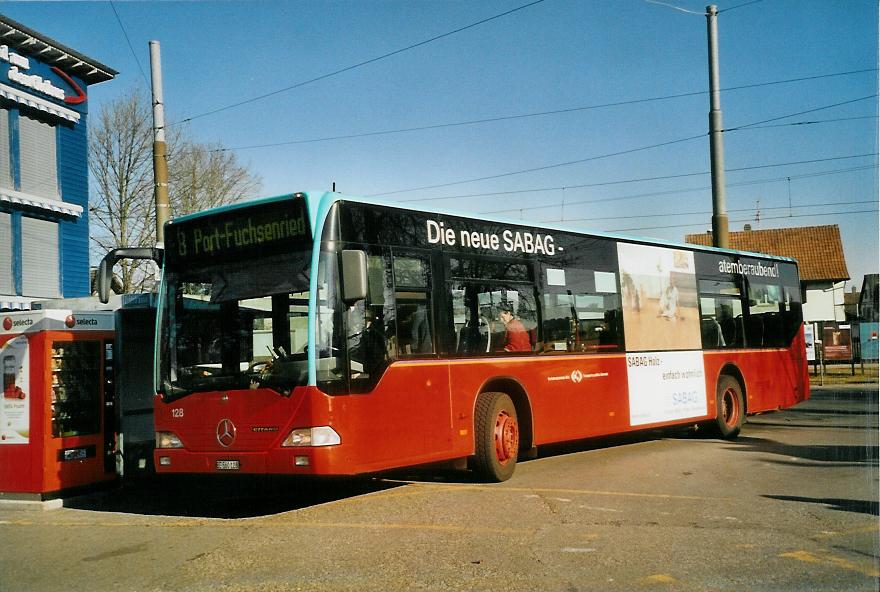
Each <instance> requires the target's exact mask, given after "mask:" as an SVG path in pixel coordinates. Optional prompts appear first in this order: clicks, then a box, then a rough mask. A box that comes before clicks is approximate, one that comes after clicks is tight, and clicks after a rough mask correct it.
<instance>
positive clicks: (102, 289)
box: [97, 247, 165, 304]
mask: <svg viewBox="0 0 880 592" xmlns="http://www.w3.org/2000/svg"><path fill="white" fill-rule="evenodd" d="M120 259H152V260H153V261H155V262H156V263H158V264H159V266H160V267H161V266H162V261H163V260H164V259H165V250H164V249H159V248H155V249H153V248H149V247H131V248H126V249H113V250H112V251H110V252H109V253H107V254H106V255H104V258H103V259H101V264H100V265H99V266H98V277H97V283H98V298H99V299H100V300H101V303H102V304H107V303H108V302H110V284H111V282H112V281H113V266H114V265H116V262H117V261H119V260H120Z"/></svg>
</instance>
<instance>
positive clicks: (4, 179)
mask: <svg viewBox="0 0 880 592" xmlns="http://www.w3.org/2000/svg"><path fill="white" fill-rule="evenodd" d="M116 74H117V72H116V71H115V70H113V69H111V68H108V67H107V66H105V65H103V64H101V63H100V62H97V61H95V60H93V59H92V58H89V57H86V56H84V55H82V54H81V53H79V52H77V51H75V50H73V49H70V48H68V47H65V46H64V45H62V44H60V43H58V42H57V41H54V40H52V39H50V38H48V37H46V36H45V35H42V34H40V33H37V32H36V31H33V30H31V29H29V28H27V27H25V26H24V25H22V24H20V23H17V22H15V21H13V20H11V19H9V18H6V17H4V16H2V15H0V310H4V309H5V310H10V309H29V308H30V303H31V301H33V300H39V299H46V298H70V297H77V296H87V295H88V294H89V183H88V178H89V171H88V133H87V129H86V119H87V114H88V105H89V99H88V91H89V86H90V85H93V84H97V83H100V82H106V81H108V80H112V79H113V78H114V77H115V76H116Z"/></svg>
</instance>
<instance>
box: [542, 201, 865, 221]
mask: <svg viewBox="0 0 880 592" xmlns="http://www.w3.org/2000/svg"><path fill="white" fill-rule="evenodd" d="M876 203H877V200H874V199H871V200H860V201H838V202H828V203H812V204H800V205H790V206H789V205H785V206H770V207H762V208H761V211H770V210H791V209H798V208H814V207H830V206H852V205H862V204H876ZM754 210H755V208H734V209H729V210H727V212H728V213H732V212H751V211H754ZM712 213H713V212H711V211H705V212H672V213H668V214H635V215H630V216H598V217H590V218H565V219H559V218H548V219H547V220H541V222H540V224H545V223H550V222H596V221H605V220H640V219H644V218H670V217H673V216H704V215H707V214H712ZM816 215H821V212H817V213H816ZM762 219H763V218H762ZM704 223H705V222H701V224H704Z"/></svg>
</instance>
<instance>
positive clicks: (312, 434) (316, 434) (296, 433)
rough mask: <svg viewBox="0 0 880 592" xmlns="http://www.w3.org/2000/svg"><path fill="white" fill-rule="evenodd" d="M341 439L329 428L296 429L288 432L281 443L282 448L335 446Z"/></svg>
mask: <svg viewBox="0 0 880 592" xmlns="http://www.w3.org/2000/svg"><path fill="white" fill-rule="evenodd" d="M341 443H342V438H340V437H339V434H337V433H336V430H334V429H333V428H331V427H330V426H320V427H317V428H298V429H295V430H293V431H292V432H290V434H288V436H287V437H286V438H285V439H284V442H282V443H281V446H283V447H291V446H336V445H338V444H341Z"/></svg>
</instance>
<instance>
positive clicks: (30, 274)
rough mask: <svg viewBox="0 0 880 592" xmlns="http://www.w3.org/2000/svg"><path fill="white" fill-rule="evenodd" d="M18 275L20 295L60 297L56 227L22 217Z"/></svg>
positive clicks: (53, 224) (56, 225)
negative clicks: (19, 274)
mask: <svg viewBox="0 0 880 592" xmlns="http://www.w3.org/2000/svg"><path fill="white" fill-rule="evenodd" d="M21 275H22V277H21V289H22V295H23V296H33V297H38V298H58V297H59V296H60V295H61V293H60V292H61V291H60V287H59V283H60V282H59V278H60V277H61V271H60V256H59V251H58V224H56V223H55V222H49V221H46V220H38V219H36V218H26V217H22V219H21Z"/></svg>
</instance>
